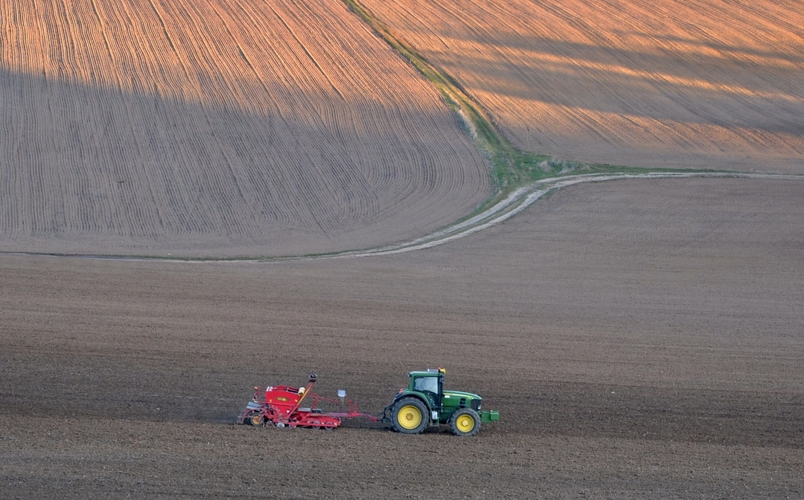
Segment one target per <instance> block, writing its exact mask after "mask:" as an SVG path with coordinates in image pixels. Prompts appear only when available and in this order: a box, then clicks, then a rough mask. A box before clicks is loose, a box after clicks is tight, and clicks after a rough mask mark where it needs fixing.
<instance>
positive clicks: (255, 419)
mask: <svg viewBox="0 0 804 500" xmlns="http://www.w3.org/2000/svg"><path fill="white" fill-rule="evenodd" d="M261 424H262V415H259V414H257V415H252V416H251V425H261Z"/></svg>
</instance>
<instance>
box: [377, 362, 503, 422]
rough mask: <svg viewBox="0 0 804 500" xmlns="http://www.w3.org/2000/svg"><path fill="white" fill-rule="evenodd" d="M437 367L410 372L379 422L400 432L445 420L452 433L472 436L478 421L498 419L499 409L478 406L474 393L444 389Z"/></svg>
mask: <svg viewBox="0 0 804 500" xmlns="http://www.w3.org/2000/svg"><path fill="white" fill-rule="evenodd" d="M446 372H447V371H446V370H444V369H442V368H438V369H437V370H433V369H428V370H427V371H415V372H410V374H409V375H410V384H409V385H408V388H407V389H401V390H400V391H399V393H398V394H397V395H396V396H395V397H394V401H393V402H392V403H391V404H390V405H388V406H386V407H385V409H384V410H383V417H382V421H383V422H390V423H391V425H392V426H393V428H394V430H396V431H397V432H401V433H403V434H419V433H420V432H422V431H423V430H424V429H425V428H426V427H428V426H437V425H442V424H449V426H450V430H451V431H452V433H453V434H455V435H456V436H474V435H475V434H477V432H478V431H479V430H480V423H481V422H495V421H497V420H500V412H498V411H494V410H481V408H480V406H481V403H482V398H481V397H480V396H478V395H477V394H472V393H471V392H462V391H450V390H444V374H445V373H446Z"/></svg>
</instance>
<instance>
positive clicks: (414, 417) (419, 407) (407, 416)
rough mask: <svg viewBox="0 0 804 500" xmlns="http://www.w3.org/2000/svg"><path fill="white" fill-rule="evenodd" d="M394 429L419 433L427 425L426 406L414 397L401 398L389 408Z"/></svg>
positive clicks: (405, 432) (404, 432)
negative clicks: (391, 408)
mask: <svg viewBox="0 0 804 500" xmlns="http://www.w3.org/2000/svg"><path fill="white" fill-rule="evenodd" d="M391 419H392V421H393V424H394V430H396V431H397V432H401V433H403V434H419V433H420V432H421V431H423V430H424V428H425V427H427V407H426V406H424V403H422V402H421V401H419V400H418V399H416V398H403V399H400V400H399V401H397V402H396V404H395V405H394V408H393V410H391Z"/></svg>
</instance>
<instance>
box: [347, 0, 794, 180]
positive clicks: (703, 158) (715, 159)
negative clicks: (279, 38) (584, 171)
mask: <svg viewBox="0 0 804 500" xmlns="http://www.w3.org/2000/svg"><path fill="white" fill-rule="evenodd" d="M362 2H363V3H364V4H365V5H367V6H368V7H369V8H370V9H371V10H372V11H373V12H374V13H375V15H377V16H378V17H379V18H380V19H382V20H383V21H385V22H386V23H387V24H388V25H390V26H392V27H393V29H394V32H395V33H396V34H397V35H398V36H400V37H402V38H403V39H405V40H407V41H408V42H409V43H411V44H412V45H413V46H414V47H416V49H417V50H419V51H420V52H421V54H422V55H423V56H424V57H426V58H427V59H428V60H429V61H431V62H432V63H434V64H435V65H437V66H439V67H441V68H442V69H444V70H445V71H446V72H447V73H449V74H450V75H452V76H453V77H455V78H456V79H457V80H458V82H459V83H460V84H461V85H462V86H463V87H464V88H465V89H466V90H467V91H468V92H469V94H471V95H472V96H474V97H475V98H476V99H478V100H479V102H480V103H481V104H482V105H483V106H484V107H486V108H487V109H488V110H489V111H490V112H491V114H492V115H493V116H494V117H495V119H496V120H497V121H498V122H499V124H500V126H501V127H502V128H503V130H504V131H505V133H506V134H507V135H508V136H509V137H510V138H511V139H512V141H513V142H514V143H515V144H516V145H517V146H519V147H521V148H524V149H529V150H532V151H535V152H537V153H541V154H550V155H554V156H557V157H559V158H563V159H573V160H582V161H591V162H600V163H611V164H615V165H632V166H647V167H669V168H677V167H695V168H730V169H738V170H743V171H753V170H760V171H776V172H786V173H802V172H804V132H802V131H804V118H802V117H804V86H802V85H801V84H800V83H799V82H801V81H803V80H804V57H803V56H802V54H804V10H802V8H801V4H800V2H797V1H776V0H774V1H768V0H762V1H754V2H746V1H737V2H723V1H720V0H690V1H684V2H678V1H675V0H658V1H652V2H649V3H647V2H644V1H640V0H625V1H611V0H604V1H595V2H589V1H588V0H564V1H560V2H559V1H540V2H534V1H530V0H482V1H478V0H446V1H439V2H432V1H428V0H362Z"/></svg>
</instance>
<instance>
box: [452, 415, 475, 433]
mask: <svg viewBox="0 0 804 500" xmlns="http://www.w3.org/2000/svg"><path fill="white" fill-rule="evenodd" d="M455 427H457V428H458V430H459V431H461V432H470V431H471V430H472V429H474V428H475V419H473V418H472V417H471V416H469V415H461V416H459V417H458V420H456V421H455Z"/></svg>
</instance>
